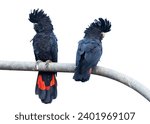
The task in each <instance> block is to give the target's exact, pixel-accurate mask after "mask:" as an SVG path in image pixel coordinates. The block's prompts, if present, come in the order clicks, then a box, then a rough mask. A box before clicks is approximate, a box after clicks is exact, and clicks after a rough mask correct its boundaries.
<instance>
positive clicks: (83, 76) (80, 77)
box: [73, 67, 90, 82]
mask: <svg viewBox="0 0 150 124" xmlns="http://www.w3.org/2000/svg"><path fill="white" fill-rule="evenodd" d="M73 79H74V80H75V81H81V82H86V81H88V80H89V79H90V72H89V71H84V72H81V71H80V69H79V68H78V67H77V68H76V69H75V73H74V76H73Z"/></svg>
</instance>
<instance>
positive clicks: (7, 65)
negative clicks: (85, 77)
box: [0, 61, 150, 102]
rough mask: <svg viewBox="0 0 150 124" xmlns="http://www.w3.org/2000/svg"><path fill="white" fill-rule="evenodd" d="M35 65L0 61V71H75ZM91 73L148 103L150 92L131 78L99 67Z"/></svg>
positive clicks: (66, 65) (70, 67) (63, 65)
mask: <svg viewBox="0 0 150 124" xmlns="http://www.w3.org/2000/svg"><path fill="white" fill-rule="evenodd" d="M36 65H37V63H36V62H16V61H0V70H19V71H54V72H70V73H71V72H74V69H75V65H74V64H69V63H50V64H49V65H48V66H46V65H45V63H44V62H41V63H39V64H38V69H37V68H36ZM92 73H93V74H95V75H100V76H104V77H107V78H110V79H113V80H116V81H118V82H121V83H123V84H125V85H126V86H128V87H130V88H132V89H134V90H135V91H137V92H138V93H140V94H141V95H142V96H143V97H145V98H146V99H147V100H148V101H149V102H150V90H149V89H148V88H146V87H145V86H143V85H142V84H141V83H140V82H138V81H136V80H134V79H133V78H131V77H129V76H127V75H125V74H122V73H119V72H117V71H115V70H112V69H109V68H105V67H100V66H97V67H95V68H94V69H93V72H92Z"/></svg>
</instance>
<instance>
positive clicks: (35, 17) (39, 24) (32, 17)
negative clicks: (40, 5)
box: [29, 9, 53, 33]
mask: <svg viewBox="0 0 150 124" xmlns="http://www.w3.org/2000/svg"><path fill="white" fill-rule="evenodd" d="M29 21H30V22H32V23H33V24H34V30H35V31H36V32H37V33H39V32H44V31H49V32H51V31H52V30H53V25H52V24H51V20H50V18H49V16H47V14H45V13H44V11H43V10H42V9H41V10H39V9H37V10H35V9H34V10H33V11H31V13H30V14H29Z"/></svg>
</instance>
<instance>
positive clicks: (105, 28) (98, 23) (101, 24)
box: [85, 18, 111, 33]
mask: <svg viewBox="0 0 150 124" xmlns="http://www.w3.org/2000/svg"><path fill="white" fill-rule="evenodd" d="M110 28H111V22H109V21H108V20H107V19H102V18H99V19H98V20H97V19H95V20H94V22H93V23H91V25H90V26H89V27H88V28H87V29H86V30H85V33H89V32H90V31H91V30H94V29H96V30H98V31H99V32H104V33H106V32H109V31H110V30H111V29H110Z"/></svg>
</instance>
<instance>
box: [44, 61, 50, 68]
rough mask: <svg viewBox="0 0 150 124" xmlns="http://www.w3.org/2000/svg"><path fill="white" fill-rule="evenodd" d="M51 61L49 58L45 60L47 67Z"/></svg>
mask: <svg viewBox="0 0 150 124" xmlns="http://www.w3.org/2000/svg"><path fill="white" fill-rule="evenodd" d="M51 62H52V61H51V60H47V61H46V62H45V65H46V68H48V65H49V63H51Z"/></svg>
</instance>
